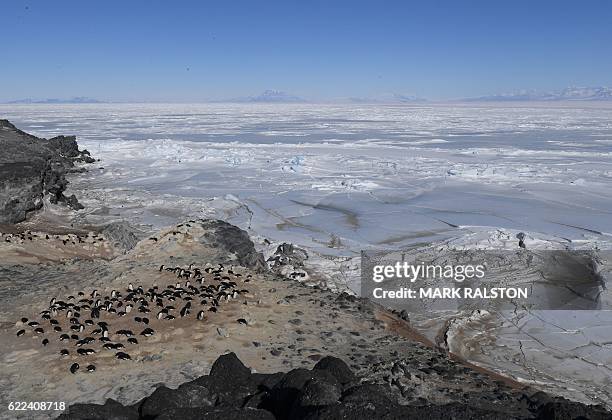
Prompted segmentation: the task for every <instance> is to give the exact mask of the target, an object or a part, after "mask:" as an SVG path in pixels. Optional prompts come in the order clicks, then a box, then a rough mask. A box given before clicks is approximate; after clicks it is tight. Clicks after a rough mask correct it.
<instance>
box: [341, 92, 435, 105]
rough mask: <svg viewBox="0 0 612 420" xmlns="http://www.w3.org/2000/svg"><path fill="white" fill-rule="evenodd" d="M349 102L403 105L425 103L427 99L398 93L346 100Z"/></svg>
mask: <svg viewBox="0 0 612 420" xmlns="http://www.w3.org/2000/svg"><path fill="white" fill-rule="evenodd" d="M348 100H349V102H353V103H360V104H368V103H370V104H371V103H384V104H405V103H413V102H425V101H427V99H425V98H421V97H418V96H414V95H403V94H400V93H388V94H383V95H379V96H374V97H365V98H362V97H358V98H355V97H353V98H348Z"/></svg>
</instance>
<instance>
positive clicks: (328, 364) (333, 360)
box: [314, 356, 357, 385]
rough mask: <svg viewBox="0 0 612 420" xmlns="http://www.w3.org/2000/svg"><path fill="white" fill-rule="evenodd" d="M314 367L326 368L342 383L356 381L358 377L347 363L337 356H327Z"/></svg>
mask: <svg viewBox="0 0 612 420" xmlns="http://www.w3.org/2000/svg"><path fill="white" fill-rule="evenodd" d="M314 369H318V370H325V371H327V372H329V373H330V374H332V376H334V377H335V378H336V379H337V380H338V382H340V383H341V384H342V385H346V384H348V383H352V382H355V381H356V380H357V377H356V376H355V374H354V373H353V372H352V371H351V369H350V368H349V367H348V365H347V364H346V363H344V362H343V361H342V360H340V359H338V358H337V357H332V356H327V357H324V358H322V359H321V360H319V361H318V362H317V364H316V365H315V366H314Z"/></svg>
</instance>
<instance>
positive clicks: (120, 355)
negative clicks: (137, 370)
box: [115, 351, 132, 360]
mask: <svg viewBox="0 0 612 420" xmlns="http://www.w3.org/2000/svg"><path fill="white" fill-rule="evenodd" d="M115 357H116V358H117V359H119V360H131V359H132V358H131V357H130V355H129V354H127V353H124V352H122V351H120V352H118V353H116V354H115Z"/></svg>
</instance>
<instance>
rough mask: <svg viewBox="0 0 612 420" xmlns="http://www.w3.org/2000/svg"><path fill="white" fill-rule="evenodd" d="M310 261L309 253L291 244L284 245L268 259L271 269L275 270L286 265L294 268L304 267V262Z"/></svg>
mask: <svg viewBox="0 0 612 420" xmlns="http://www.w3.org/2000/svg"><path fill="white" fill-rule="evenodd" d="M307 259H308V253H307V252H306V251H305V250H303V249H301V248H298V247H296V246H295V245H293V244H290V243H286V242H285V243H282V244H280V245H279V246H278V247H277V248H276V251H274V254H272V255H271V256H270V257H269V258H268V259H267V261H266V262H267V263H268V265H269V266H270V268H272V269H275V268H279V267H282V266H285V265H292V266H293V267H303V266H304V261H305V260H307Z"/></svg>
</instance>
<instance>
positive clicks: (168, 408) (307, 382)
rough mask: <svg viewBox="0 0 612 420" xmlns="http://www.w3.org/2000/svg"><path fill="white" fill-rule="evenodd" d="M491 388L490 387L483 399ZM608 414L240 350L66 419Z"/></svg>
mask: <svg viewBox="0 0 612 420" xmlns="http://www.w3.org/2000/svg"><path fill="white" fill-rule="evenodd" d="M486 398H487V396H486V395H483V399H486ZM376 418H385V419H409V418H423V419H449V418H452V419H465V420H468V419H502V418H503V419H576V418H585V419H586V418H588V419H608V418H610V414H609V413H608V412H606V411H605V410H604V409H603V408H601V407H599V406H586V405H584V404H580V403H575V402H571V401H568V400H565V399H563V398H560V397H557V398H553V397H550V396H548V395H546V394H543V393H536V394H534V395H531V396H527V395H524V396H522V397H519V398H518V399H517V400H510V401H506V402H504V403H503V404H500V403H499V402H497V403H496V404H489V405H488V408H483V407H482V406H481V407H477V406H474V405H473V404H471V403H468V402H466V403H464V404H463V403H457V402H453V403H447V404H433V403H431V402H428V401H426V400H425V401H422V402H421V403H420V404H418V405H417V404H415V405H401V404H400V403H399V402H398V398H397V396H396V394H395V393H394V391H393V389H392V388H391V387H390V386H389V385H386V384H376V383H362V382H360V381H359V380H358V378H357V377H356V376H355V375H354V374H353V372H351V369H350V368H349V366H348V365H346V364H345V363H344V362H343V361H342V360H340V359H337V358H334V357H330V356H328V357H325V358H323V359H321V360H320V361H319V362H318V363H317V364H316V365H315V367H314V368H313V369H312V370H308V369H293V370H291V371H289V372H287V373H274V374H261V373H251V370H250V369H249V368H247V367H246V366H244V364H242V362H241V361H240V360H239V359H238V357H236V355H235V354H234V353H229V354H225V355H223V356H221V357H219V358H218V359H217V361H216V362H215V363H214V364H213V366H212V369H211V371H210V374H209V375H207V376H202V377H200V378H197V379H195V380H193V381H191V382H187V383H185V384H183V385H181V386H179V387H178V388H177V389H170V388H167V387H165V386H160V387H159V388H157V389H156V390H155V391H154V392H153V393H152V394H151V395H150V396H149V397H147V398H144V399H143V400H141V401H139V402H137V403H136V404H134V405H132V406H124V405H122V404H120V403H118V402H117V401H114V400H111V399H109V400H107V401H106V403H105V404H102V405H100V404H75V405H72V406H70V407H68V409H67V410H66V412H65V413H64V414H62V415H61V416H60V417H59V419H64V420H83V419H94V420H95V419H100V420H102V419H125V420H132V419H134V420H136V419H157V420H161V419H164V420H170V419H177V420H178V419H181V420H189V419H211V420H212V419H257V420H268V419H270V420H272V419H312V420H314V419H357V420H359V419H363V420H371V419H376Z"/></svg>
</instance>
